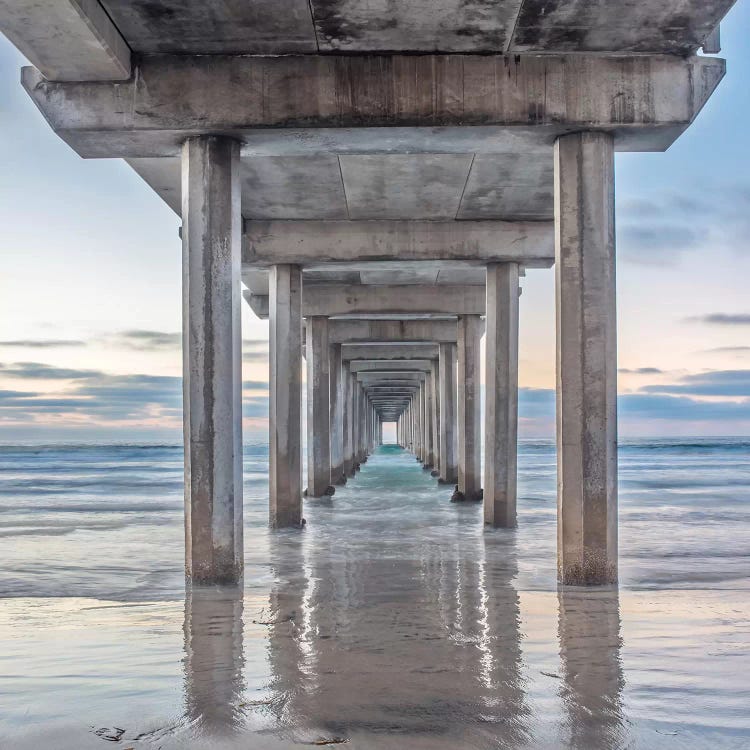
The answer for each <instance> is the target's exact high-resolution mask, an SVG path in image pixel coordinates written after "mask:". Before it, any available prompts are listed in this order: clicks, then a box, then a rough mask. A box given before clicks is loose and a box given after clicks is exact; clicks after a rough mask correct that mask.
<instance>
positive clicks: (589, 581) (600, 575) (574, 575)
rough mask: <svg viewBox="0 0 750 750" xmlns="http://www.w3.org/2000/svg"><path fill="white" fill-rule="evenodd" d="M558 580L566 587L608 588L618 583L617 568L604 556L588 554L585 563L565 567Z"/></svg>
mask: <svg viewBox="0 0 750 750" xmlns="http://www.w3.org/2000/svg"><path fill="white" fill-rule="evenodd" d="M558 578H559V581H560V583H561V584H563V585H565V586H607V585H611V584H615V583H617V566H616V565H615V564H614V563H611V562H610V561H609V560H608V559H607V557H606V556H605V555H603V554H597V553H588V554H586V555H585V556H584V560H583V562H575V563H570V564H568V565H565V566H564V567H563V568H562V569H561V570H560V571H559V575H558Z"/></svg>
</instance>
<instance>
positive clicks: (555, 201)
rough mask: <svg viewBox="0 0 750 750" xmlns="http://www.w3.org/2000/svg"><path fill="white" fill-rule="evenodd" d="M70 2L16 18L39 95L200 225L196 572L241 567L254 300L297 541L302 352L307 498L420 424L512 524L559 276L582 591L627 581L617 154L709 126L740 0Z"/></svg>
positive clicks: (72, 129)
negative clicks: (523, 292) (539, 306)
mask: <svg viewBox="0 0 750 750" xmlns="http://www.w3.org/2000/svg"><path fill="white" fill-rule="evenodd" d="M54 5H55V7H54V12H52V11H51V10H50V7H49V3H43V2H40V1H39V0H0V29H2V30H3V31H4V32H5V33H6V34H7V35H8V36H9V38H10V39H11V40H12V41H13V42H14V43H15V44H16V45H17V46H18V47H19V49H21V50H22V51H23V52H24V54H25V55H26V56H27V57H28V58H29V59H30V60H31V62H32V63H33V65H34V66H35V67H29V68H25V69H24V70H23V73H22V83H23V85H24V87H25V88H26V90H27V91H28V93H29V95H30V97H31V98H32V100H33V101H34V103H35V104H36V105H37V107H39V109H40V110H41V112H42V113H43V115H44V116H45V118H46V119H47V121H48V122H49V124H50V126H51V127H52V128H53V129H54V130H55V132H57V133H58V134H59V135H60V137H61V138H62V139H64V140H65V141H66V142H67V143H68V144H69V145H70V146H71V147H72V148H73V149H74V150H75V151H76V152H77V153H79V154H80V155H81V156H83V157H85V158H123V159H125V160H126V161H127V162H128V164H130V166H131V167H132V168H133V169H134V170H135V171H136V172H137V173H138V174H139V175H141V177H143V179H144V180H145V181H146V182H147V183H148V184H149V185H150V186H151V187H152V188H153V189H154V190H155V191H156V193H157V194H158V195H159V196H161V197H162V199H163V200H164V201H165V202H166V203H167V204H168V205H169V206H171V207H172V208H173V209H174V210H175V211H176V212H177V213H178V214H180V215H181V216H182V220H183V231H182V239H183V245H184V266H185V273H184V282H185V283H184V289H185V307H184V330H185V347H184V348H185V360H184V379H185V445H186V453H185V476H186V483H185V504H186V548H187V563H186V569H187V572H188V575H189V576H191V577H192V579H193V580H194V581H200V582H218V581H224V580H236V579H238V578H239V577H240V576H241V571H242V535H241V528H242V517H241V513H242V502H241V486H242V485H241V437H240V436H241V424H240V422H241V403H240V382H241V376H240V372H239V362H240V357H239V354H240V352H239V340H240V338H239V311H238V305H239V301H240V295H241V294H242V296H244V298H245V300H246V301H247V303H248V304H249V305H250V307H251V309H252V310H253V311H254V312H255V313H256V314H257V315H259V316H260V317H268V318H269V319H270V330H271V334H270V335H271V342H270V378H269V381H270V483H269V486H270V490H269V509H270V521H271V524H272V525H273V526H274V527H277V528H280V527H289V526H292V527H293V526H301V524H302V522H303V517H302V497H303V489H304V483H303V482H302V460H301V456H302V450H303V445H304V443H305V441H304V440H303V436H302V434H301V430H302V427H301V425H302V419H301V395H302V361H303V356H304V357H305V361H306V383H307V414H308V418H307V430H308V434H307V440H306V443H307V451H308V454H307V455H308V472H307V493H308V495H309V496H310V497H317V496H320V495H321V494H324V493H329V492H330V491H332V488H331V487H330V485H337V484H342V483H343V482H345V481H346V477H352V476H354V475H355V473H356V470H357V467H358V466H359V464H361V463H362V462H363V461H365V460H366V459H367V454H368V452H370V451H372V449H373V448H374V446H376V445H377V444H378V443H379V441H380V439H381V435H382V424H383V423H384V422H395V423H397V435H398V441H399V443H400V444H401V445H402V446H403V447H404V448H405V449H406V450H409V451H412V452H413V453H414V454H415V455H416V457H417V458H418V459H419V460H421V461H422V462H423V464H424V465H425V466H426V467H431V468H432V469H433V474H434V475H435V476H436V478H437V480H438V481H440V482H443V483H450V484H453V483H457V487H456V492H455V493H454V499H457V500H480V499H481V498H482V495H483V494H484V502H485V521H486V523H487V524H488V525H493V526H500V527H509V526H513V525H515V523H516V513H515V508H516V484H515V471H516V442H517V389H518V372H517V368H518V336H519V328H518V325H519V323H518V293H519V280H522V279H523V276H524V274H525V273H526V272H527V271H529V270H531V271H532V272H535V269H548V268H550V267H551V266H552V265H555V274H556V280H557V283H556V295H557V312H558V315H557V349H558V356H557V364H558V368H557V369H558V376H557V408H558V420H557V431H558V462H559V496H558V517H559V539H558V551H559V575H560V580H561V581H562V582H563V583H585V584H600V583H608V582H612V581H614V580H616V570H617V497H616V445H617V438H616V406H615V402H616V366H617V352H616V341H615V328H616V319H615V292H614V270H613V269H614V259H615V247H614V226H613V216H614V157H613V155H614V152H615V151H663V150H665V149H666V148H668V147H669V146H670V145H671V143H673V142H674V140H675V139H676V138H678V137H679V135H680V134H681V133H682V132H683V131H684V130H685V129H686V128H687V127H689V125H690V124H691V123H692V122H693V120H694V119H695V117H696V116H697V115H698V113H699V112H700V110H701V108H702V107H703V105H704V104H705V102H706V101H707V100H708V98H709V97H710V95H711V94H712V92H713V91H714V89H715V87H716V86H717V84H718V83H719V81H720V80H721V78H722V76H723V74H724V61H723V60H721V59H718V58H715V57H701V56H698V55H697V54H696V53H697V51H698V50H699V48H700V47H701V46H703V47H704V51H705V52H716V51H717V49H716V40H717V28H718V24H719V22H720V21H721V19H722V18H723V16H724V15H725V14H726V12H727V11H728V10H729V8H730V7H731V5H732V0H710V2H694V1H692V0H691V1H690V2H687V3H686V2H683V1H682V0H643V1H642V2H639V3H629V4H622V3H619V2H615V0H607V1H605V2H601V1H600V0H554V2H550V3H538V2H535V0H478V2H474V3H455V2H451V1H450V0H440V1H439V2H436V3H434V5H433V6H432V7H431V8H430V12H429V13H425V12H423V10H424V9H423V8H422V7H421V6H420V5H419V4H417V3H414V2H410V1H409V0H399V1H398V2H395V3H391V4H389V9H388V13H387V16H388V18H387V21H388V22H387V23H384V22H383V13H382V10H379V9H377V8H375V7H374V6H372V5H371V4H368V3H366V2H362V1H360V0H351V1H350V0H347V1H346V2H345V1H344V0H334V1H333V2H330V1H329V0H310V2H308V0H291V2H289V3H284V4H278V3H271V2H269V1H268V0H249V1H248V2H246V3H240V4H237V3H223V2H222V3H212V4H210V9H209V6H208V5H207V4H205V3H199V2H198V1H197V0H187V1H185V2H179V3H178V2H174V1H173V0H156V1H155V2H151V3H141V2H135V1H131V0H102V1H101V2H96V1H95V0H87V2H83V1H82V0H59V2H58V3H55V4H54ZM217 134H218V135H219V137H216V136H217ZM540 272H541V271H540ZM304 321H306V322H304ZM485 321H486V322H485ZM303 326H304V330H305V331H306V337H303ZM485 327H486V344H487V346H486V351H487V362H486V371H485V378H484V384H485V387H486V389H487V393H486V399H485V408H484V415H483V414H482V409H481V399H480V375H481V373H480V359H479V356H480V339H481V336H482V335H483V333H484V331H485ZM305 338H306V340H305ZM483 421H484V431H485V440H484V443H485V465H484V469H483V468H482V463H481V451H480V448H481V434H482V424H483ZM483 479H484V481H483ZM483 491H484V493H483ZM522 521H523V520H522V519H521V522H522Z"/></svg>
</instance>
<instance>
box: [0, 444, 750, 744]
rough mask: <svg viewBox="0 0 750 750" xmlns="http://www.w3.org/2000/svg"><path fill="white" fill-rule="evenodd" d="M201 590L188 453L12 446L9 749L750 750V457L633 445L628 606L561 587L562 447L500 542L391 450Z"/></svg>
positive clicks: (626, 524) (623, 485)
mask: <svg viewBox="0 0 750 750" xmlns="http://www.w3.org/2000/svg"><path fill="white" fill-rule="evenodd" d="M244 469H245V474H244V477H245V483H244V503H245V509H244V510H245V560H246V568H245V580H244V585H243V587H242V588H241V589H208V590H194V591H192V592H188V593H187V594H186V592H185V586H184V574H183V555H184V532H183V517H184V511H183V499H182V449H181V447H180V446H179V445H136V444H127V445H125V444H123V445H49V446H39V445H36V446H30V445H28V446H24V445H15V446H12V445H6V446H0V542H1V543H0V551H1V554H2V557H0V748H19V749H21V750H25V749H26V748H49V749H51V750H54V749H57V748H59V749H60V750H67V749H68V748H71V749H72V748H84V749H85V748H106V747H120V748H122V749H125V748H133V750H136V749H140V748H164V750H168V749H170V748H217V749H219V748H266V747H268V748H293V747H298V746H299V745H320V744H321V743H331V745H332V746H333V744H340V743H344V742H346V743H347V744H348V745H349V746H351V747H353V748H418V749H419V748H436V749H438V750H439V749H442V748H506V747H507V748H516V747H519V748H520V747H524V748H559V747H575V748H662V747H663V748H709V747H710V748H743V747H750V442H749V441H743V440H739V439H711V440H686V439H680V440H645V441H623V443H622V445H621V448H620V473H619V485H620V487H619V498H620V512H619V519H620V586H619V589H613V588H604V589H596V590H585V589H576V588H569V589H558V587H557V584H556V574H555V547H556V526H555V519H556V508H555V451H554V443H553V442H552V441H541V440H540V441H522V442H521V444H520V448H519V501H518V529H517V530H502V529H498V530H488V529H485V528H484V526H483V520H482V509H481V506H480V505H478V504H473V503H470V504H454V503H451V502H450V501H449V500H450V495H451V491H452V488H451V487H441V486H438V485H437V484H436V481H435V480H434V479H433V478H431V477H430V475H429V473H428V472H426V471H424V470H423V469H422V468H421V466H420V465H419V464H418V463H417V462H416V461H415V459H414V457H413V456H411V455H410V454H408V453H406V452H404V451H402V450H400V449H399V448H397V447H396V446H384V447H382V448H380V449H378V451H377V452H376V454H375V455H373V456H371V457H370V459H369V460H368V461H367V463H365V464H363V466H362V469H361V471H360V472H358V473H357V475H356V477H354V478H352V479H350V480H349V482H348V484H347V486H346V487H344V488H337V491H336V494H335V495H334V496H333V497H331V498H325V499H322V500H309V501H306V502H305V507H304V515H305V518H306V520H307V524H306V527H305V528H304V530H301V531H300V530H287V531H280V532H272V531H270V530H269V529H268V527H267V513H268V511H267V505H268V490H267V469H268V450H267V446H266V445H264V444H261V443H258V444H249V445H246V446H245V456H244Z"/></svg>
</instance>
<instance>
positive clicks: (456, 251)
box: [242, 221, 555, 268]
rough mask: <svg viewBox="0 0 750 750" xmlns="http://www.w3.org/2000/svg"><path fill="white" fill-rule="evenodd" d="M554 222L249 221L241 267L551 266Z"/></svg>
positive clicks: (553, 252) (246, 225)
mask: <svg viewBox="0 0 750 750" xmlns="http://www.w3.org/2000/svg"><path fill="white" fill-rule="evenodd" d="M554 257H555V244H554V224H553V223H552V222H550V221H532V222H523V221H520V222H514V221H246V222H245V233H244V242H243V249H242V264H243V266H260V267H263V266H267V265H271V264H272V263H274V262H276V263H279V262H283V263H298V264H300V265H303V266H305V265H308V266H309V265H315V266H317V265H319V264H321V263H349V262H351V260H352V258H356V259H357V262H358V263H362V262H368V261H384V260H397V261H420V260H424V261H430V262H435V261H468V262H474V263H488V262H492V261H495V262H499V261H503V260H512V261H515V262H517V263H522V264H523V265H526V266H529V265H531V266H540V267H545V268H546V267H548V266H549V265H551V264H552V261H553V260H554Z"/></svg>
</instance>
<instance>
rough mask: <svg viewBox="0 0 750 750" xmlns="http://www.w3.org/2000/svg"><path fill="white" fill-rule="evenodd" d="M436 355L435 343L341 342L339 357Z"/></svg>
mask: <svg viewBox="0 0 750 750" xmlns="http://www.w3.org/2000/svg"><path fill="white" fill-rule="evenodd" d="M437 356H438V345H437V344H343V345H342V346H341V357H342V359H344V360H345V361H351V360H357V359H362V360H367V361H370V360H378V359H380V360H387V361H388V362H389V366H390V365H391V364H392V363H391V360H409V361H411V360H415V359H435V358H436V357H437Z"/></svg>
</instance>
